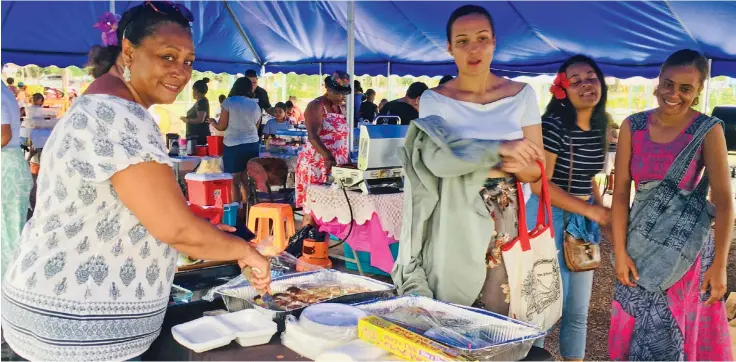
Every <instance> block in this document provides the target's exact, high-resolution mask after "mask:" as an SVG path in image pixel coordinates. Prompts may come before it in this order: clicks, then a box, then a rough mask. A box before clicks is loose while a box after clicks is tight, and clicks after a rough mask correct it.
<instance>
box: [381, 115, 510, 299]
mask: <svg viewBox="0 0 736 362" xmlns="http://www.w3.org/2000/svg"><path fill="white" fill-rule="evenodd" d="M499 145H500V143H499V142H498V141H488V140H475V139H461V138H460V137H459V136H458V135H457V134H454V133H453V132H452V131H451V129H450V127H448V126H447V123H446V122H445V120H444V119H443V118H442V117H438V116H429V117H426V118H420V119H417V120H415V121H414V122H412V123H411V125H410V126H409V130H408V132H407V135H406V142H405V144H404V147H403V148H401V149H400V150H399V158H400V159H401V161H402V164H403V167H404V173H405V177H404V209H403V225H402V229H401V237H400V239H399V240H400V241H399V243H400V244H399V256H398V260H397V261H396V264H395V265H394V268H393V271H392V273H391V276H392V278H393V280H394V283H395V284H396V286H397V288H398V291H399V293H400V294H414V293H416V294H419V295H422V296H426V297H430V298H436V299H439V300H442V301H446V302H451V303H457V304H462V305H471V304H473V302H475V300H476V299H477V297H478V294H479V293H480V291H481V288H482V287H483V283H484V281H485V278H486V264H485V255H486V250H487V249H488V244H489V242H490V241H491V236H492V235H493V231H494V224H493V220H492V219H491V217H490V215H489V212H488V209H487V208H486V206H485V204H484V203H483V200H482V199H481V197H480V194H479V192H480V190H481V188H482V187H483V183H484V182H485V180H486V178H487V177H488V172H489V171H490V169H491V168H492V167H493V166H494V165H496V164H498V162H499V161H500V157H499V155H498V147H499Z"/></svg>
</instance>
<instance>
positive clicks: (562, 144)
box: [542, 117, 605, 196]
mask: <svg viewBox="0 0 736 362" xmlns="http://www.w3.org/2000/svg"><path fill="white" fill-rule="evenodd" d="M542 135H543V136H544V149H545V150H547V151H549V152H552V153H554V154H556V155H557V161H556V162H555V170H554V174H553V175H552V182H553V183H554V184H555V185H557V186H559V187H561V188H562V189H563V190H565V191H567V189H568V183H569V175H570V142H572V148H573V157H572V163H573V165H572V169H573V170H572V185H571V187H570V194H571V195H576V196H586V195H591V194H592V193H593V177H594V176H595V175H597V174H598V173H600V172H601V171H602V170H603V161H604V159H605V156H604V154H603V139H602V137H601V131H600V130H595V129H594V130H590V131H584V130H582V129H580V127H578V126H575V128H566V127H565V126H564V125H563V124H562V121H561V120H560V119H559V118H553V117H545V118H544V119H543V120H542Z"/></svg>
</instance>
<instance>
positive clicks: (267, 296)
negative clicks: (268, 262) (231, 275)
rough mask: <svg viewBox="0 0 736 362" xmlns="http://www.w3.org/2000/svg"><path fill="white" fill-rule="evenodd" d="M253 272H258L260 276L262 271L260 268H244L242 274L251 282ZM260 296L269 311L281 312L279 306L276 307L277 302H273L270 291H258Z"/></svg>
mask: <svg viewBox="0 0 736 362" xmlns="http://www.w3.org/2000/svg"><path fill="white" fill-rule="evenodd" d="M253 272H256V273H258V274H261V273H262V271H261V270H260V269H258V268H254V267H252V266H249V265H248V266H246V267H245V268H243V270H242V271H241V273H242V274H243V277H245V279H246V280H248V281H250V280H251V279H250V278H251V275H253ZM257 292H258V294H260V295H261V300H262V301H263V303H264V304H266V306H267V307H268V309H271V310H281V308H279V306H278V305H276V302H275V301H274V300H273V296H271V293H270V292H269V291H268V290H257Z"/></svg>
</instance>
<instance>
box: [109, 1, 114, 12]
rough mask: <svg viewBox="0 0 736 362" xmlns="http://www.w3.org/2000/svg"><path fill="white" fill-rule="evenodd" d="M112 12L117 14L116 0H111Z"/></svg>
mask: <svg viewBox="0 0 736 362" xmlns="http://www.w3.org/2000/svg"><path fill="white" fill-rule="evenodd" d="M110 12H111V13H113V14H115V0H110Z"/></svg>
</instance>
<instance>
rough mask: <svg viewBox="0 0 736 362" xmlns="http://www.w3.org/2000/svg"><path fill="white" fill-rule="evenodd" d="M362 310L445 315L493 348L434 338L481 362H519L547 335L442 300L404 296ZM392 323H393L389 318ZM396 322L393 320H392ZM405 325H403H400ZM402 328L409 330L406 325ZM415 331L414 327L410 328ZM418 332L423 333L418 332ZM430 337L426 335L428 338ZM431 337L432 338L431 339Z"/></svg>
mask: <svg viewBox="0 0 736 362" xmlns="http://www.w3.org/2000/svg"><path fill="white" fill-rule="evenodd" d="M353 305H354V306H356V307H358V308H359V309H361V310H363V311H365V312H367V313H369V314H375V315H377V316H379V317H380V316H381V314H382V313H383V312H387V311H390V310H393V309H395V308H397V307H420V308H423V309H425V310H427V311H428V312H429V313H431V314H433V315H441V314H444V315H446V316H447V317H445V318H447V320H448V321H450V323H448V324H449V326H448V325H446V326H448V327H450V328H452V329H453V330H456V331H458V332H459V331H462V330H476V331H480V332H481V333H482V334H483V338H484V340H485V341H487V342H490V343H491V344H490V345H489V346H485V347H482V348H462V347H457V346H453V345H449V344H448V343H446V342H443V341H441V340H438V339H435V338H430V339H432V340H433V341H435V342H438V343H441V344H443V345H445V346H447V347H448V348H450V349H453V350H455V351H457V352H459V353H462V354H463V355H465V356H468V357H471V358H473V359H476V360H480V361H518V360H521V359H524V358H525V357H526V355H527V354H528V353H529V350H530V349H531V347H532V345H533V344H534V341H535V340H537V339H538V338H541V337H544V336H545V335H546V334H547V332H546V331H543V330H542V329H541V328H540V327H537V326H535V325H533V324H529V323H525V322H521V321H518V320H515V319H512V318H509V317H506V316H503V315H500V314H496V313H492V312H489V311H486V310H483V309H477V308H470V307H464V306H459V305H455V304H450V303H445V302H442V301H438V300H434V299H430V298H426V297H420V296H401V297H395V298H389V299H383V300H374V301H368V302H362V303H357V304H353ZM389 321H391V320H390V319H389ZM392 322H393V321H392ZM399 325H401V323H399ZM402 327H406V326H404V325H402ZM408 329H410V330H412V328H408ZM412 331H413V332H415V333H418V334H421V333H420V332H417V331H416V330H412ZM425 337H426V336H425ZM428 338H429V337H428Z"/></svg>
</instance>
